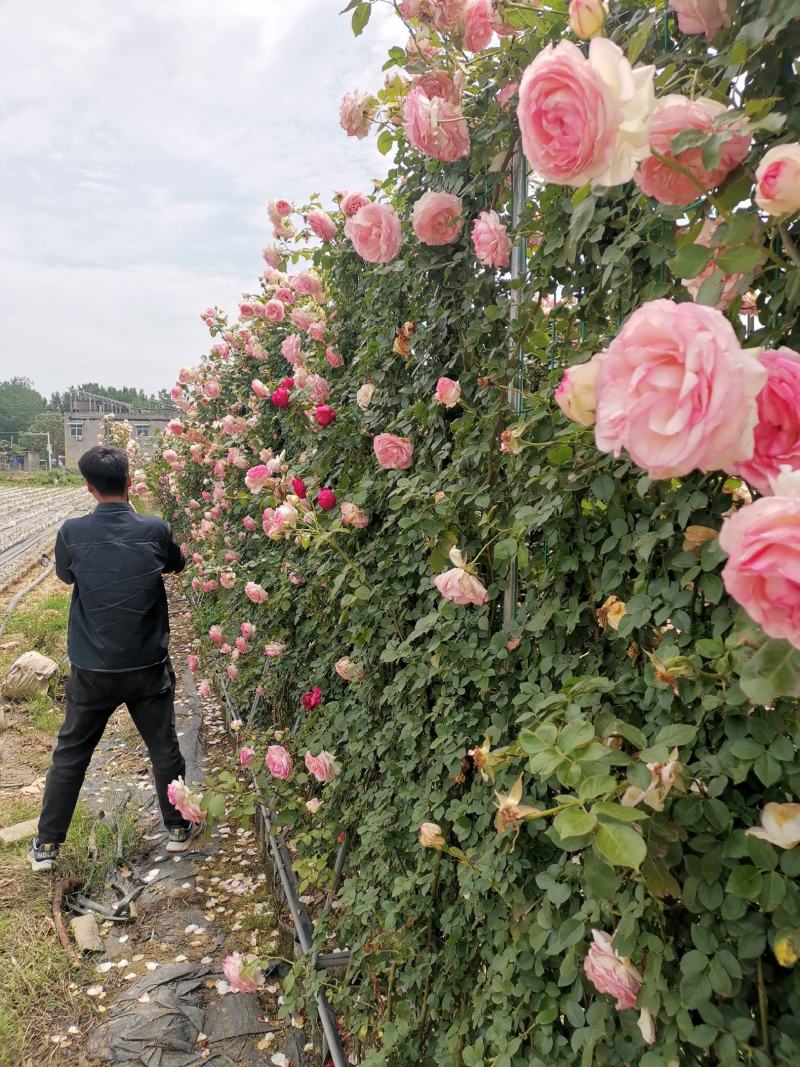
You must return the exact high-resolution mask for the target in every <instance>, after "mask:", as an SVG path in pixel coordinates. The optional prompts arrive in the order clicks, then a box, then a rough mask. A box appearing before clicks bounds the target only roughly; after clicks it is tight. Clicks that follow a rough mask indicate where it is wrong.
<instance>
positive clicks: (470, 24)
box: [463, 0, 494, 52]
mask: <svg viewBox="0 0 800 1067" xmlns="http://www.w3.org/2000/svg"><path fill="white" fill-rule="evenodd" d="M493 33H494V7H493V0H467V4H466V8H465V10H464V36H463V43H464V48H465V49H466V50H467V51H468V52H481V51H483V49H484V48H485V47H486V46H487V44H489V42H490V41H491V39H492V34H493Z"/></svg>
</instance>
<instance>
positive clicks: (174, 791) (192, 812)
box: [167, 778, 205, 823]
mask: <svg viewBox="0 0 800 1067" xmlns="http://www.w3.org/2000/svg"><path fill="white" fill-rule="evenodd" d="M167 799H168V800H169V802H170V804H171V805H172V806H173V808H175V809H176V810H177V811H178V812H179V813H180V815H181V816H182V817H183V818H184V819H185V820H186V821H187V822H191V823H201V822H202V821H203V819H204V818H205V813H204V812H203V809H202V808H201V807H200V804H201V802H202V800H203V794H202V793H193V792H192V790H191V789H190V788H189V787H188V786H187V784H186V782H184V780H183V778H176V779H175V780H174V781H173V782H170V783H169V785H168V786H167Z"/></svg>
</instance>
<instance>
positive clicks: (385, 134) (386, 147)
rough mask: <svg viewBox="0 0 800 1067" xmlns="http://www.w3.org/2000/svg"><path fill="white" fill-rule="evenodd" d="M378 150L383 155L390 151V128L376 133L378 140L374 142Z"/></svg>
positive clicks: (391, 139)
mask: <svg viewBox="0 0 800 1067" xmlns="http://www.w3.org/2000/svg"><path fill="white" fill-rule="evenodd" d="M376 144H377V146H378V151H379V152H380V154H381V155H382V156H385V155H386V154H387V153H388V152H391V150H392V146H393V145H394V135H393V134H392V131H391V130H381V132H380V133H379V134H378V140H377V142H376Z"/></svg>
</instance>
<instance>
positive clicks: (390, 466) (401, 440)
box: [372, 433, 414, 471]
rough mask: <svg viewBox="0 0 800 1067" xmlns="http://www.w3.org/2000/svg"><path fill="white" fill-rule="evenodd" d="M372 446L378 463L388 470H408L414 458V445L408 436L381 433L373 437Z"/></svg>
mask: <svg viewBox="0 0 800 1067" xmlns="http://www.w3.org/2000/svg"><path fill="white" fill-rule="evenodd" d="M372 447H373V450H374V452H375V458H376V459H377V460H378V463H379V464H380V465H381V467H383V469H384V470H387V471H405V470H408V468H409V467H410V466H411V463H412V462H413V459H414V446H413V445H412V444H411V441H410V440H409V439H408V438H407V437H397V436H396V435H395V434H393V433H380V434H378V435H377V437H375V438H374V439H373V442H372Z"/></svg>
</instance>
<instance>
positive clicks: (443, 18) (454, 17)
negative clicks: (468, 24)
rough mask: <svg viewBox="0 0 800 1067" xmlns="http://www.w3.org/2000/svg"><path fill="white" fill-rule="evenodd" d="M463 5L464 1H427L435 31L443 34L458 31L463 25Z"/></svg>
mask: <svg viewBox="0 0 800 1067" xmlns="http://www.w3.org/2000/svg"><path fill="white" fill-rule="evenodd" d="M465 3H466V0H427V6H428V10H429V11H430V14H431V18H432V20H433V24H434V26H435V27H436V29H437V30H440V31H441V32H444V33H451V32H453V31H454V30H458V31H460V30H461V28H462V26H463V24H464V7H465Z"/></svg>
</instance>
